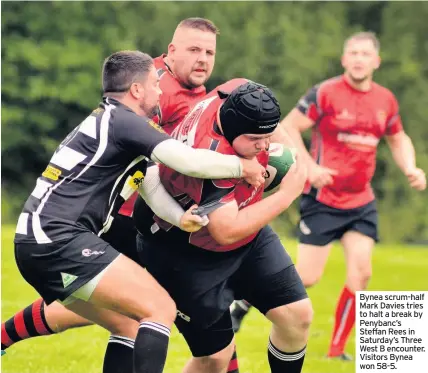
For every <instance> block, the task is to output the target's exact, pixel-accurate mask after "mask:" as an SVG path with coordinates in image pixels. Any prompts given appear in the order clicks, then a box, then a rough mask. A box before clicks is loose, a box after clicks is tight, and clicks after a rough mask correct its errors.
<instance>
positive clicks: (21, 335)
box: [1, 298, 55, 350]
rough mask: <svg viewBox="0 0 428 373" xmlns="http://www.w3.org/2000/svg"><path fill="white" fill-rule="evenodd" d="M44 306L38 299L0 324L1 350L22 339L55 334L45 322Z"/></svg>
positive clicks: (41, 300)
mask: <svg viewBox="0 0 428 373" xmlns="http://www.w3.org/2000/svg"><path fill="white" fill-rule="evenodd" d="M44 306H45V302H44V301H43V299H42V298H40V299H38V300H36V301H35V302H34V303H33V304H31V305H29V306H28V307H27V308H24V309H23V310H22V311H19V312H18V313H17V314H15V316H13V317H12V318H10V319H9V320H7V321H6V322H4V323H3V324H1V349H2V350H5V349H7V348H8V347H10V346H12V345H13V344H14V343H16V342H19V341H22V340H23V339H27V338H33V337H38V336H41V335H49V334H54V333H55V332H54V331H53V330H52V329H51V328H49V325H48V323H47V322H46V318H45V311H44Z"/></svg>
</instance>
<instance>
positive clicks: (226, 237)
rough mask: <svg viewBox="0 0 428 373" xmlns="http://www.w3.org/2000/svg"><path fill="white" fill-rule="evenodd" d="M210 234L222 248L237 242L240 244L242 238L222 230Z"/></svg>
mask: <svg viewBox="0 0 428 373" xmlns="http://www.w3.org/2000/svg"><path fill="white" fill-rule="evenodd" d="M210 233H211V236H212V238H214V240H216V242H217V243H218V244H220V245H221V246H228V245H232V244H234V243H235V242H238V241H239V240H240V238H239V237H237V235H236V234H234V233H233V232H231V231H228V230H226V229H222V230H219V231H217V232H210Z"/></svg>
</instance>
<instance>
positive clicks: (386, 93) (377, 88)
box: [373, 82, 396, 101]
mask: <svg viewBox="0 0 428 373" xmlns="http://www.w3.org/2000/svg"><path fill="white" fill-rule="evenodd" d="M373 93H375V94H376V95H377V96H379V97H382V98H386V99H387V100H390V101H395V100H396V97H395V95H394V93H392V91H391V90H390V89H388V88H386V87H384V86H383V85H380V84H378V83H375V82H373Z"/></svg>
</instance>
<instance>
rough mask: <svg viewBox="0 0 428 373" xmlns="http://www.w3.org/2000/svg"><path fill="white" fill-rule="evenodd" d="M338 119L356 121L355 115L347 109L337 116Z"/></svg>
mask: <svg viewBox="0 0 428 373" xmlns="http://www.w3.org/2000/svg"><path fill="white" fill-rule="evenodd" d="M336 119H342V120H343V119H348V120H355V119H356V116H355V114H351V113H350V112H349V111H348V110H347V109H343V110H342V111H341V112H340V113H339V114H337V115H336Z"/></svg>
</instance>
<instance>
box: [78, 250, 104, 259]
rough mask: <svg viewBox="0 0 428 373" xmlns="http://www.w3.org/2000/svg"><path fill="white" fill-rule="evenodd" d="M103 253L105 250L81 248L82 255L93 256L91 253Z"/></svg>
mask: <svg viewBox="0 0 428 373" xmlns="http://www.w3.org/2000/svg"><path fill="white" fill-rule="evenodd" d="M104 253H105V251H97V250H91V249H83V250H82V255H83V256H86V257H89V256H93V255H102V254H104Z"/></svg>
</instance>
